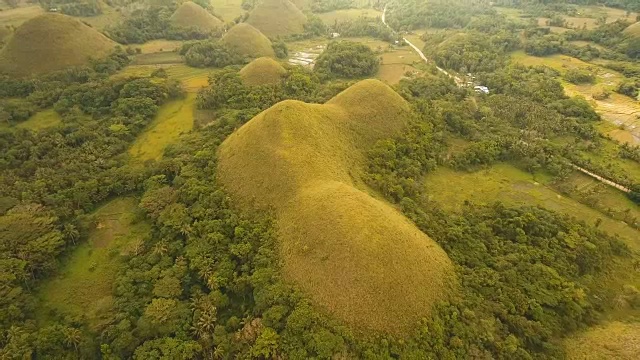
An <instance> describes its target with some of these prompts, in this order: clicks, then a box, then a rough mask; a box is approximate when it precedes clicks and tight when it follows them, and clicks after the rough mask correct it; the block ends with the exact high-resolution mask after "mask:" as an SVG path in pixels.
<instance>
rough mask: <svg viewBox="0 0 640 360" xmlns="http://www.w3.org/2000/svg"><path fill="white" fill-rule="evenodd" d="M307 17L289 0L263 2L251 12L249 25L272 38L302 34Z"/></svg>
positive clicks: (267, 0) (266, 0) (264, 0)
mask: <svg viewBox="0 0 640 360" xmlns="http://www.w3.org/2000/svg"><path fill="white" fill-rule="evenodd" d="M306 22H307V17H306V16H305V15H304V14H303V13H302V11H300V9H298V7H297V6H295V5H293V3H292V2H291V1H289V0H262V1H261V2H259V3H258V5H257V6H256V7H255V8H254V9H253V10H251V13H250V14H249V18H248V19H247V23H249V24H251V25H252V26H253V27H255V28H256V29H258V30H260V31H261V32H262V33H263V34H265V35H266V36H268V37H270V38H272V39H273V38H275V37H278V36H286V35H292V34H301V33H302V32H303V31H304V24H305V23H306Z"/></svg>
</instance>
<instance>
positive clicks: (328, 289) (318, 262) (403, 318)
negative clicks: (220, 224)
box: [218, 80, 455, 334]
mask: <svg viewBox="0 0 640 360" xmlns="http://www.w3.org/2000/svg"><path fill="white" fill-rule="evenodd" d="M409 116H410V109H409V105H408V104H407V103H406V101H405V100H404V99H402V97H400V96H399V95H398V94H397V93H396V92H394V91H393V90H392V89H391V88H389V87H388V86H386V85H384V84H383V83H381V82H380V81H377V80H364V81H361V82H359V83H357V84H355V85H353V86H351V87H349V88H348V89H346V90H345V91H343V92H342V93H340V94H339V95H337V96H336V97H334V98H333V99H331V100H330V101H329V102H327V103H326V104H324V105H319V104H306V103H303V102H300V101H293V100H286V101H283V102H280V103H278V104H276V105H274V106H272V107H271V108H269V109H267V110H265V111H263V112H262V113H261V114H259V115H258V116H256V117H255V118H253V119H252V120H251V121H249V122H248V123H246V124H245V125H244V126H242V127H241V128H240V129H238V130H237V131H236V132H235V133H233V134H232V135H230V136H229V137H228V138H227V139H226V140H225V141H224V143H223V144H222V145H221V146H220V150H219V155H218V157H219V163H218V164H219V165H218V168H219V172H218V174H219V179H220V180H221V182H222V184H223V185H224V186H225V188H226V189H227V190H228V191H229V192H230V194H231V195H232V197H234V199H235V200H236V201H237V202H238V204H239V205H240V206H244V207H246V208H249V209H254V208H258V209H272V210H273V211H274V214H275V216H276V220H277V229H278V236H279V238H280V245H281V256H282V259H283V271H284V276H285V278H286V279H288V280H289V281H292V282H294V283H295V284H296V285H297V286H298V287H299V288H300V289H301V290H303V291H304V292H305V293H306V295H308V296H309V297H310V298H311V300H312V301H314V302H315V303H316V304H317V305H319V306H320V307H321V308H323V309H327V310H328V311H329V312H331V313H332V314H333V315H335V316H336V317H337V318H339V319H340V320H342V321H344V322H345V323H347V324H349V325H351V326H352V327H354V328H356V329H362V330H373V331H382V332H388V333H394V334H398V333H403V332H404V331H407V330H409V329H410V328H412V326H415V324H416V322H417V321H419V320H420V319H421V318H422V317H425V316H428V315H429V313H430V311H431V309H432V308H433V306H434V305H435V304H436V303H438V302H439V301H441V300H444V299H445V298H446V297H447V295H448V294H449V292H450V289H451V288H452V287H454V283H455V280H454V275H453V265H452V264H451V261H450V260H449V258H448V257H447V255H446V253H445V252H444V251H443V250H442V249H441V248H440V247H439V246H438V245H437V244H436V243H435V242H434V241H433V240H432V239H430V238H429V237H428V236H427V235H425V234H424V233H422V232H421V231H420V230H418V228H416V226H415V225H414V224H413V223H412V222H411V221H410V220H409V219H407V218H405V217H404V216H403V215H402V214H401V213H400V212H399V211H398V210H396V209H395V208H394V207H393V206H392V205H390V204H388V203H386V202H385V201H383V200H379V197H374V196H371V195H370V193H369V192H370V190H368V189H367V188H366V187H364V186H363V185H362V181H361V179H360V176H361V175H362V172H363V167H364V157H365V153H366V151H368V150H369V149H371V147H372V146H373V145H374V144H375V143H376V141H378V140H380V139H385V138H389V137H392V136H394V135H398V134H400V133H401V131H402V130H403V129H404V128H405V127H406V126H407V124H408V119H409Z"/></svg>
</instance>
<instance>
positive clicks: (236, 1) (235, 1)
mask: <svg viewBox="0 0 640 360" xmlns="http://www.w3.org/2000/svg"><path fill="white" fill-rule="evenodd" d="M210 3H211V6H212V7H213V12H214V13H215V14H216V15H219V16H220V17H221V18H222V20H224V22H225V23H228V22H231V21H233V20H235V19H236V18H237V17H238V16H241V15H242V14H244V13H245V11H244V10H243V9H242V0H211V1H210Z"/></svg>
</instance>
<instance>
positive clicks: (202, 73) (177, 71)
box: [114, 64, 217, 92]
mask: <svg viewBox="0 0 640 360" xmlns="http://www.w3.org/2000/svg"><path fill="white" fill-rule="evenodd" d="M158 68H163V69H165V70H166V71H167V75H168V76H169V77H170V78H173V79H176V80H178V81H180V82H181V83H182V86H183V87H184V89H185V90H186V91H187V92H198V90H200V89H201V88H203V87H205V86H207V85H208V84H209V75H211V74H212V73H214V72H215V71H217V70H216V69H201V68H193V67H190V66H187V65H184V64H175V65H130V66H127V67H126V68H124V69H123V70H122V71H120V72H119V73H117V74H115V75H114V77H115V78H119V77H127V76H143V77H144V76H149V75H151V73H152V72H153V71H154V70H157V69H158Z"/></svg>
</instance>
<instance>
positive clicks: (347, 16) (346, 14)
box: [318, 9, 382, 26]
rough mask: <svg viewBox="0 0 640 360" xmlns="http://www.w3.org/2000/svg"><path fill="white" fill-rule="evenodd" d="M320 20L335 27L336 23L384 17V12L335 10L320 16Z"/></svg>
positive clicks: (373, 10)
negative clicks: (362, 18)
mask: <svg viewBox="0 0 640 360" xmlns="http://www.w3.org/2000/svg"><path fill="white" fill-rule="evenodd" d="M318 16H319V17H320V19H322V21H323V22H324V23H325V24H327V25H330V26H331V25H333V24H334V23H335V22H336V21H337V22H343V21H350V20H356V19H358V18H361V17H369V18H377V17H381V16H382V11H378V10H375V9H345V10H334V11H329V12H326V13H321V14H318Z"/></svg>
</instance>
